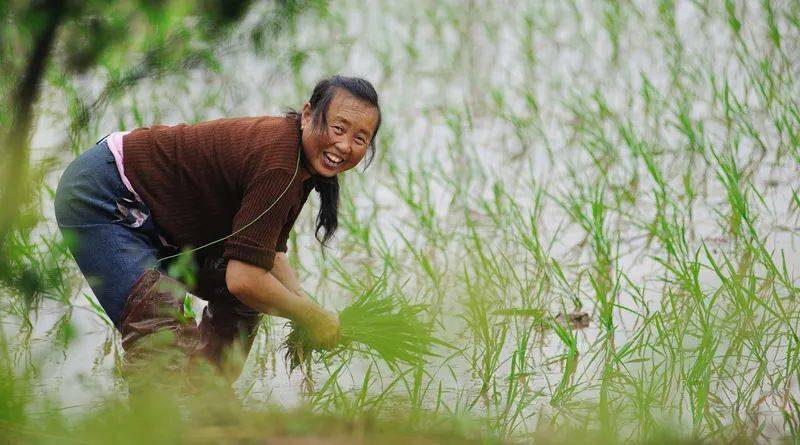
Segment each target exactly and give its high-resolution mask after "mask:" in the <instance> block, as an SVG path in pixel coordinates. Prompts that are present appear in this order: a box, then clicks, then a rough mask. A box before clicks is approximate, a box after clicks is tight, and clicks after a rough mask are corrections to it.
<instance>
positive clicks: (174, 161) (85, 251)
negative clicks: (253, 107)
mask: <svg viewBox="0 0 800 445" xmlns="http://www.w3.org/2000/svg"><path fill="white" fill-rule="evenodd" d="M380 121H381V113H380V107H379V104H378V95H377V93H376V92H375V89H374V88H373V87H372V85H371V84H370V83H369V82H367V81H366V80H363V79H358V78H349V77H342V76H334V77H331V78H329V79H325V80H323V81H321V82H319V83H318V84H317V86H316V87H315V88H314V91H313V93H312V96H311V99H310V100H309V101H308V102H307V103H306V104H305V105H304V106H303V108H302V111H301V112H296V111H290V112H288V113H287V114H286V116H283V117H270V116H260V117H241V118H225V119H218V120H214V121H208V122H202V123H198V124H193V125H188V124H180V125H176V126H163V125H155V126H152V127H148V128H138V129H136V130H133V131H131V132H115V133H112V134H110V135H109V136H107V137H106V138H103V139H102V140H101V141H100V142H98V143H97V144H96V145H95V146H93V147H92V148H90V149H89V150H87V151H86V152H84V153H83V154H82V155H81V156H79V157H78V158H77V159H76V160H75V161H73V162H72V164H71V165H70V166H69V167H68V168H67V169H66V170H65V172H64V174H63V176H62V178H61V180H60V182H59V186H58V191H57V193H56V199H55V207H56V217H57V220H58V223H59V227H60V228H61V230H62V231H63V232H65V233H67V232H69V234H70V235H71V237H72V239H74V240H75V243H74V244H72V246H71V250H72V253H73V256H74V257H75V260H76V262H77V263H78V266H79V267H80V269H81V271H82V273H83V274H84V275H85V276H86V278H87V281H88V282H89V284H90V286H91V287H92V290H93V292H94V294H95V296H96V297H97V299H98V301H99V302H100V305H101V306H102V307H103V309H104V310H105V312H106V313H107V315H108V316H109V318H110V319H111V321H112V322H113V323H114V325H115V326H117V328H118V329H119V330H120V331H121V333H122V337H123V347H124V348H125V349H126V350H127V351H129V352H132V351H134V350H136V349H137V347H138V345H140V344H143V343H144V342H141V341H140V340H142V338H144V337H146V336H149V335H150V334H153V333H155V332H160V331H164V330H168V331H171V332H173V333H174V334H175V335H174V338H175V340H176V342H175V343H174V344H175V346H177V347H179V348H180V349H183V350H184V351H186V352H187V353H189V354H192V355H193V354H202V355H204V356H206V357H208V358H210V359H211V360H212V361H215V362H217V363H219V361H220V360H221V358H222V356H223V353H224V352H225V351H226V350H227V349H228V347H229V346H231V345H232V344H234V343H235V342H236V340H237V339H242V340H243V341H242V342H241V345H242V346H243V348H244V349H245V351H246V350H247V349H248V348H249V345H250V342H251V340H252V336H253V334H254V331H255V327H256V326H257V323H258V320H259V319H260V314H262V313H268V314H274V315H278V316H281V317H286V318H289V319H291V320H293V321H294V322H295V323H297V324H299V325H302V326H304V327H306V328H307V329H308V331H309V333H310V335H311V337H312V340H313V341H314V342H316V343H317V344H318V345H319V346H321V347H332V346H334V345H335V344H336V343H337V341H338V336H339V322H338V318H337V317H336V315H334V314H332V313H330V312H328V311H326V310H325V309H323V308H321V307H320V306H318V305H317V304H316V303H314V302H313V301H312V300H311V299H310V298H308V297H307V296H305V295H304V294H303V292H302V290H301V286H300V283H299V281H298V279H297V276H296V275H295V273H294V272H293V271H292V269H291V267H290V266H289V262H288V260H287V258H286V251H287V242H286V241H287V239H288V236H289V233H290V231H291V229H292V227H293V225H294V222H295V220H296V218H297V216H298V215H299V213H300V210H301V209H302V207H303V205H304V204H305V202H306V200H307V198H308V194H309V193H310V191H311V190H312V189H314V190H317V192H318V193H319V194H320V201H321V206H320V210H319V213H318V215H317V224H316V226H317V227H316V234H317V238H318V239H319V240H320V242H323V243H324V242H326V241H327V240H328V239H330V237H331V236H332V235H333V233H334V231H335V230H336V227H337V211H338V200H339V183H338V179H337V175H338V174H340V173H342V172H345V171H347V170H349V169H351V168H353V167H355V166H356V165H357V164H358V163H359V162H361V160H362V159H363V158H364V157H365V155H366V153H367V151H371V152H374V149H375V146H374V139H375V135H376V134H377V132H378V129H379V127H380ZM321 230H324V234H323V235H322V236H321V237H320V231H321ZM196 246H202V247H201V248H199V249H197V248H196ZM193 247H195V248H196V249H195V250H192V253H193V254H194V257H195V260H196V261H197V262H198V263H199V264H201V265H202V267H201V269H200V273H199V275H198V276H197V283H196V284H195V283H180V282H177V281H175V280H173V279H171V278H169V277H167V276H165V275H164V267H165V266H166V265H168V262H166V261H161V260H159V258H165V259H166V257H170V258H172V257H174V256H176V252H180V251H185V250H187V249H191V248H193ZM165 262H166V263H167V264H164V263H165ZM190 285H191V287H190ZM187 289H188V290H191V291H192V292H194V293H195V294H196V295H197V296H199V297H200V298H203V299H205V300H208V302H209V304H208V306H207V307H206V309H205V310H204V312H203V318H202V321H201V323H200V325H199V328H198V327H197V326H195V324H194V320H191V319H189V320H188V322H187V316H188V315H189V314H184V312H183V295H184V294H185V292H186V290H187Z"/></svg>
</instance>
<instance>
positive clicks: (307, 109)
mask: <svg viewBox="0 0 800 445" xmlns="http://www.w3.org/2000/svg"><path fill="white" fill-rule="evenodd" d="M300 128H301V129H305V128H309V129H310V128H311V102H306V103H305V105H303V111H302V112H301V113H300Z"/></svg>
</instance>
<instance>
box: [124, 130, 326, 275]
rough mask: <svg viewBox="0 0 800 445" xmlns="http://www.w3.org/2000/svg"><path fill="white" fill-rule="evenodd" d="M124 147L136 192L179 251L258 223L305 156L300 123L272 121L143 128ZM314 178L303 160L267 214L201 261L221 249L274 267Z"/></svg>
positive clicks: (127, 172)
mask: <svg viewBox="0 0 800 445" xmlns="http://www.w3.org/2000/svg"><path fill="white" fill-rule="evenodd" d="M122 147H123V160H124V167H125V175H126V176H127V177H128V179H129V180H130V182H131V185H132V186H133V189H134V190H136V192H137V193H138V194H139V196H140V197H141V198H142V200H143V201H144V203H145V204H147V206H148V207H150V210H151V212H152V217H153V221H154V222H155V224H156V227H157V228H158V230H159V232H160V233H161V235H162V236H163V237H164V238H165V239H166V240H167V242H169V243H170V244H172V245H174V246H177V247H180V248H187V247H197V246H200V245H203V244H206V243H208V242H210V241H213V240H216V239H219V238H222V237H224V236H226V235H228V234H230V233H232V232H233V231H236V230H238V229H239V228H241V227H243V226H245V225H247V224H248V223H250V222H251V221H253V220H254V219H256V217H258V215H260V214H261V213H262V212H263V211H264V210H265V209H266V208H267V207H269V205H270V204H272V203H273V202H274V201H275V200H276V199H277V198H278V196H279V195H280V194H281V193H282V192H283V191H284V189H285V188H286V186H287V185H288V184H289V182H290V181H291V179H292V174H293V173H294V171H295V166H296V163H297V156H298V154H299V153H300V152H301V150H299V147H300V132H299V124H298V122H297V121H296V120H294V119H291V118H284V117H269V116H262V117H242V118H229V119H218V120H213V121H208V122H202V123H198V124H194V125H188V124H180V125H176V126H173V127H169V126H164V125H156V126H152V127H149V128H139V129H136V130H134V131H132V132H131V133H129V134H127V135H126V136H125V137H124V138H123V143H122ZM317 179H319V178H318V177H317V176H312V175H311V173H310V171H309V169H308V167H307V165H306V163H305V162H304V159H302V158H301V162H300V170H299V171H298V172H297V176H296V177H295V179H294V181H292V184H291V185H290V186H289V189H288V190H287V191H286V193H285V194H284V195H283V197H282V198H281V199H280V200H279V201H278V203H277V204H275V205H274V206H273V207H272V209H271V210H270V211H269V212H267V213H266V214H265V215H264V216H262V217H261V218H259V219H258V220H257V221H256V222H255V223H254V224H252V225H250V226H249V227H247V228H246V229H244V230H243V231H242V232H240V233H238V234H236V235H235V236H233V237H231V238H229V239H228V240H226V241H225V242H224V244H222V243H220V245H221V246H220V245H218V246H216V248H208V249H203V250H201V251H200V252H198V253H197V256H198V257H199V258H202V257H204V256H205V255H208V254H211V253H212V252H214V253H215V254H219V253H220V252H222V255H223V257H225V258H227V259H231V258H233V259H237V260H240V261H245V262H247V263H250V264H254V265H256V266H260V267H263V268H265V269H267V270H269V269H271V268H272V265H273V260H274V258H275V252H276V251H281V252H285V251H286V240H287V238H288V236H289V232H290V230H291V228H292V226H293V225H294V222H295V219H296V218H297V215H298V214H299V213H300V209H302V207H303V204H305V202H306V199H307V198H308V194H309V192H310V190H311V189H312V188H313V186H314V183H315V181H316V180H317ZM220 247H221V248H220Z"/></svg>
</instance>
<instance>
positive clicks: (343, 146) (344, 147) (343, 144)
mask: <svg viewBox="0 0 800 445" xmlns="http://www.w3.org/2000/svg"><path fill="white" fill-rule="evenodd" d="M336 148H337V149H338V150H339V151H341V152H342V153H343V154H350V152H351V151H352V149H351V147H350V142H349V139H341V140H339V141H338V142H336Z"/></svg>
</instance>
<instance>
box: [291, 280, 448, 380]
mask: <svg viewBox="0 0 800 445" xmlns="http://www.w3.org/2000/svg"><path fill="white" fill-rule="evenodd" d="M384 287H385V281H383V280H379V281H378V282H377V283H376V284H375V285H373V286H372V287H371V288H369V289H367V290H366V291H365V292H364V293H362V294H361V295H360V296H359V297H358V298H357V299H356V301H354V302H353V303H352V304H350V305H349V306H347V307H345V308H344V309H343V310H342V311H341V312H340V313H339V322H340V345H339V346H337V347H336V348H334V349H332V350H330V351H322V350H320V349H316V348H315V347H314V345H312V344H311V342H310V339H309V336H308V332H307V331H306V330H305V329H304V328H303V327H301V326H299V325H298V324H296V323H290V326H291V333H290V334H289V336H288V337H287V338H286V341H285V342H284V345H283V346H284V348H285V350H286V354H285V358H286V361H287V363H288V364H289V370H290V371H293V370H294V369H296V368H297V367H298V366H300V365H306V366H304V369H309V368H308V365H310V364H311V362H313V361H314V360H322V359H323V358H325V357H329V356H333V355H336V354H340V353H342V352H345V351H349V352H355V353H359V354H363V355H367V356H372V357H374V358H378V359H381V360H383V361H385V362H386V363H387V364H388V365H389V366H390V367H392V368H393V369H396V368H397V366H398V365H400V364H407V365H412V366H418V365H424V364H425V363H427V358H428V357H438V355H437V354H436V353H434V352H433V348H434V346H436V345H440V346H442V345H446V343H444V342H442V341H441V340H438V339H436V338H435V336H434V334H433V326H432V324H431V323H428V322H426V321H425V320H424V319H423V315H424V311H425V310H426V308H427V306H426V305H423V304H409V303H408V302H406V301H405V300H404V299H403V298H393V297H391V296H385V295H383V292H382V290H383V288H384ZM315 353H316V354H315ZM313 355H316V357H312V356H313Z"/></svg>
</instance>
